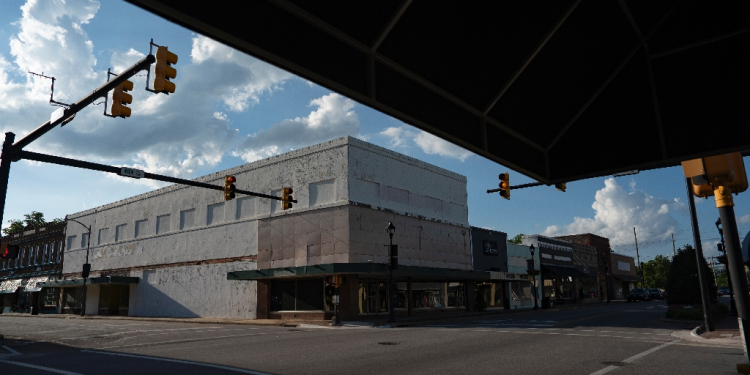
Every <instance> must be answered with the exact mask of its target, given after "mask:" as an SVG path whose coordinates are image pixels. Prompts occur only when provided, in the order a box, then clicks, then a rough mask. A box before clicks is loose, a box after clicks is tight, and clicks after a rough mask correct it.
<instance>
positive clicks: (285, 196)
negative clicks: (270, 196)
mask: <svg viewBox="0 0 750 375" xmlns="http://www.w3.org/2000/svg"><path fill="white" fill-rule="evenodd" d="M292 193H294V190H292V188H290V187H285V188H284V189H283V190H282V193H281V200H282V207H283V209H285V210H288V209H290V208H292V207H293V205H292V201H293V200H294V197H292Z"/></svg>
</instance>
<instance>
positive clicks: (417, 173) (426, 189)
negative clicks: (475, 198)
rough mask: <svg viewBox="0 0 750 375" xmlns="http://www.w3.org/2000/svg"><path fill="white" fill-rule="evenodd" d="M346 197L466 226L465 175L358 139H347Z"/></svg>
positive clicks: (467, 221) (383, 207) (429, 218)
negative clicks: (348, 144)
mask: <svg viewBox="0 0 750 375" xmlns="http://www.w3.org/2000/svg"><path fill="white" fill-rule="evenodd" d="M350 146H351V147H350V148H349V160H350V164H349V165H350V168H349V200H351V201H352V202H355V203H359V204H366V205H370V206H372V208H375V209H379V210H383V211H388V212H395V213H399V214H402V215H405V216H413V217H417V218H423V219H427V220H434V221H440V222H443V223H449V224H455V225H459V226H463V227H468V226H469V216H468V209H467V192H466V177H464V176H462V175H460V174H457V173H454V172H451V171H448V170H446V169H443V168H440V167H437V166H434V165H432V164H428V163H425V162H423V161H420V160H417V159H414V158H412V157H409V156H406V155H402V154H399V153H397V152H394V151H391V150H387V149H384V148H382V147H379V146H375V145H373V144H370V143H367V142H363V141H360V140H357V139H351V140H350Z"/></svg>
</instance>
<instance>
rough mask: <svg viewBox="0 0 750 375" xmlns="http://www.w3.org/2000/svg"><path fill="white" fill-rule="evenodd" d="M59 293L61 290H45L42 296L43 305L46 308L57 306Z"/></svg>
mask: <svg viewBox="0 0 750 375" xmlns="http://www.w3.org/2000/svg"><path fill="white" fill-rule="evenodd" d="M59 292H60V289H58V288H44V293H43V294H42V295H43V297H42V303H43V304H44V307H55V306H57V296H58V293H59Z"/></svg>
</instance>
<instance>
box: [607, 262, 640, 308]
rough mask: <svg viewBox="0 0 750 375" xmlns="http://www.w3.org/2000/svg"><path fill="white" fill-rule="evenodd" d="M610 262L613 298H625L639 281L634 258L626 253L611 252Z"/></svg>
mask: <svg viewBox="0 0 750 375" xmlns="http://www.w3.org/2000/svg"><path fill="white" fill-rule="evenodd" d="M610 262H611V268H610V269H611V270H612V278H613V281H614V284H613V285H614V298H616V299H626V298H627V297H628V293H629V292H630V290H631V289H633V288H635V287H636V286H637V285H638V282H640V281H641V278H640V277H638V274H637V272H636V269H635V259H634V258H633V257H630V256H627V255H622V254H617V253H612V256H611V257H610Z"/></svg>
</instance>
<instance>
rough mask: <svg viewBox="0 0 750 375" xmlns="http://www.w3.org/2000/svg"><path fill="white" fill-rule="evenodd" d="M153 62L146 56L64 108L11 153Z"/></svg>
mask: <svg viewBox="0 0 750 375" xmlns="http://www.w3.org/2000/svg"><path fill="white" fill-rule="evenodd" d="M154 61H156V58H155V57H154V55H148V56H146V57H144V58H143V59H142V60H141V61H138V62H137V63H135V64H134V65H133V66H131V67H130V68H128V69H126V70H125V71H124V72H122V73H120V75H118V76H117V77H115V78H114V79H113V80H111V81H109V82H107V83H105V84H103V85H101V86H99V88H97V89H96V90H94V91H93V92H91V94H88V95H86V96H85V97H84V98H83V99H81V100H79V101H77V102H76V103H73V104H71V105H70V107H68V108H65V110H64V113H63V115H62V117H60V118H58V119H56V120H54V121H47V122H45V123H44V124H42V125H41V126H39V127H38V128H36V129H34V130H33V131H32V132H31V133H29V134H27V135H26V136H25V137H23V138H21V139H19V140H18V141H17V142H15V143H13V147H12V151H11V153H14V152H18V151H20V150H21V149H23V148H24V147H26V146H28V145H29V143H31V142H33V141H35V140H37V139H38V138H39V137H41V136H42V135H44V134H45V133H47V132H48V131H50V130H52V129H53V128H54V127H55V126H57V125H59V124H61V123H63V125H64V122H65V120H66V119H68V118H70V117H71V116H73V115H75V114H76V113H78V112H79V111H80V110H82V109H84V108H86V106H88V105H89V104H91V103H93V102H94V101H95V100H97V99H99V98H101V97H106V96H107V93H108V92H110V91H111V90H113V89H114V88H115V87H117V86H119V85H121V84H122V83H123V82H125V81H127V80H128V79H129V78H130V77H132V76H134V75H135V74H136V73H138V72H140V71H141V70H145V69H149V67H150V66H151V64H153V63H154Z"/></svg>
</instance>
